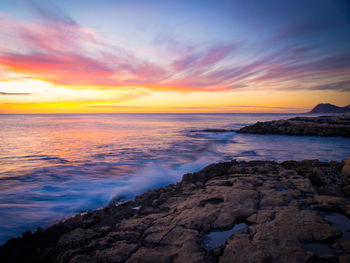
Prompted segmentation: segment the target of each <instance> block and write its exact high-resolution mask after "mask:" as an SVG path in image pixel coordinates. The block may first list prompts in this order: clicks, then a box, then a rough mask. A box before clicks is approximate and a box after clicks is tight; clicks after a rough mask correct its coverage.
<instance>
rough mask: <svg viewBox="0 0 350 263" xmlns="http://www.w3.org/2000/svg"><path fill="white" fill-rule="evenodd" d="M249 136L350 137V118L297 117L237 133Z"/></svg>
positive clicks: (257, 125) (269, 122) (343, 116)
mask: <svg viewBox="0 0 350 263" xmlns="http://www.w3.org/2000/svg"><path fill="white" fill-rule="evenodd" d="M237 132H238V133H249V134H283V135H296V136H330V137H345V138H349V137H350V116H349V115H340V116H319V117H296V118H292V119H288V120H274V121H267V122H257V123H255V124H253V125H248V126H245V127H243V128H241V129H239V130H238V131H237Z"/></svg>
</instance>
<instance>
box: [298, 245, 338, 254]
mask: <svg viewBox="0 0 350 263" xmlns="http://www.w3.org/2000/svg"><path fill="white" fill-rule="evenodd" d="M304 248H305V249H306V250H309V251H312V252H314V253H315V254H316V255H318V256H321V255H332V254H333V251H332V249H330V248H329V247H328V246H327V245H325V244H320V243H309V244H305V245H304Z"/></svg>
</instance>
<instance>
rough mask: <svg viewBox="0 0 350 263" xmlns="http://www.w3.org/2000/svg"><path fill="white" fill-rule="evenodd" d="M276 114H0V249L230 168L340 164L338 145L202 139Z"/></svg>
mask: <svg viewBox="0 0 350 263" xmlns="http://www.w3.org/2000/svg"><path fill="white" fill-rule="evenodd" d="M291 117H294V115H280V114H76V115H64V114H62V115H59V114H55V115H0V149H1V151H0V243H2V242H4V241H6V240H7V239H8V238H10V237H14V236H18V235H20V234H21V233H22V232H23V231H25V230H27V229H31V230H35V229H36V228H37V227H38V226H48V225H50V224H53V223H54V222H57V221H58V220H60V219H63V218H66V217H68V216H71V215H73V214H75V213H78V212H83V211H86V210H91V209H95V208H99V207H102V206H104V205H107V204H108V203H110V202H111V201H113V200H118V199H130V198H133V197H134V196H135V195H137V194H140V193H142V192H144V191H146V190H148V189H151V188H154V187H160V186H163V185H166V184H169V183H174V182H177V181H179V180H181V176H182V175H183V174H184V173H188V172H194V171H196V170H199V169H201V168H203V167H204V166H205V165H207V164H209V163H212V162H216V161H225V160H230V159H240V160H251V159H269V160H277V161H283V160H287V159H296V160H302V159H320V160H343V159H345V158H346V157H348V156H350V140H349V139H344V138H321V137H294V136H278V135H265V136H264V135H243V134H236V133H235V132H227V133H209V132H204V131H203V130H204V129H206V128H224V129H238V128H240V127H242V126H244V125H247V124H250V123H254V122H256V121H265V120H272V119H285V118H291Z"/></svg>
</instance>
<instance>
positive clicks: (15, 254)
mask: <svg viewBox="0 0 350 263" xmlns="http://www.w3.org/2000/svg"><path fill="white" fill-rule="evenodd" d="M343 166H344V163H342V162H319V161H317V160H305V161H301V162H296V161H286V162H283V163H281V164H278V163H276V162H269V161H251V162H236V161H232V162H226V163H219V164H213V165H210V166H208V167H206V168H205V169H203V170H201V171H199V172H197V173H192V174H188V175H184V177H183V180H182V181H181V182H180V183H178V184H174V185H169V186H166V187H163V188H161V189H155V190H151V191H148V192H146V193H145V194H143V195H140V196H138V197H137V198H136V199H135V201H131V202H127V203H124V204H122V205H120V206H115V205H110V206H108V207H106V208H104V209H101V210H97V211H91V212H89V213H87V214H85V215H77V216H75V217H72V218H71V219H68V220H66V221H64V222H61V223H58V224H56V225H54V226H52V227H50V228H47V229H40V230H38V231H37V232H35V233H30V232H27V233H25V234H24V235H23V237H22V238H17V239H12V240H10V241H8V242H7V243H6V244H4V245H3V246H1V247H0V258H1V260H2V261H4V262H327V261H329V262H332V261H335V262H347V260H348V259H349V255H350V243H349V240H347V239H348V233H347V232H346V231H347V230H348V229H350V226H349V227H348V226H347V225H348V224H350V223H349V222H350V219H349V218H348V217H350V202H349V198H348V195H347V194H346V191H345V190H346V189H347V188H346V187H347V185H350V183H349V181H348V176H347V175H345V174H344V173H342V172H341V171H342V168H343ZM135 207H137V208H138V209H135ZM237 226H244V231H233V230H234V229H235V227H237ZM227 231H228V232H227ZM230 231H232V232H230ZM211 233H218V235H219V236H220V233H221V234H222V233H225V239H224V240H223V241H222V240H221V241H222V242H221V243H220V244H219V246H218V247H215V246H212V247H206V245H205V243H204V242H203V238H204V237H205V236H208V235H209V236H210V234H211ZM226 234H227V235H226ZM320 247H323V248H327V249H325V250H327V251H329V253H328V252H327V253H320V252H319V251H318V248H320Z"/></svg>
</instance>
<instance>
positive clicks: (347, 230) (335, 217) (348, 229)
mask: <svg viewBox="0 0 350 263" xmlns="http://www.w3.org/2000/svg"><path fill="white" fill-rule="evenodd" d="M321 216H322V217H323V218H324V219H326V220H327V221H328V222H330V223H331V224H332V225H333V226H335V227H336V228H338V229H339V230H340V231H341V232H342V233H343V238H344V239H346V240H350V219H349V218H347V217H346V216H344V215H341V214H337V213H325V212H321Z"/></svg>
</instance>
